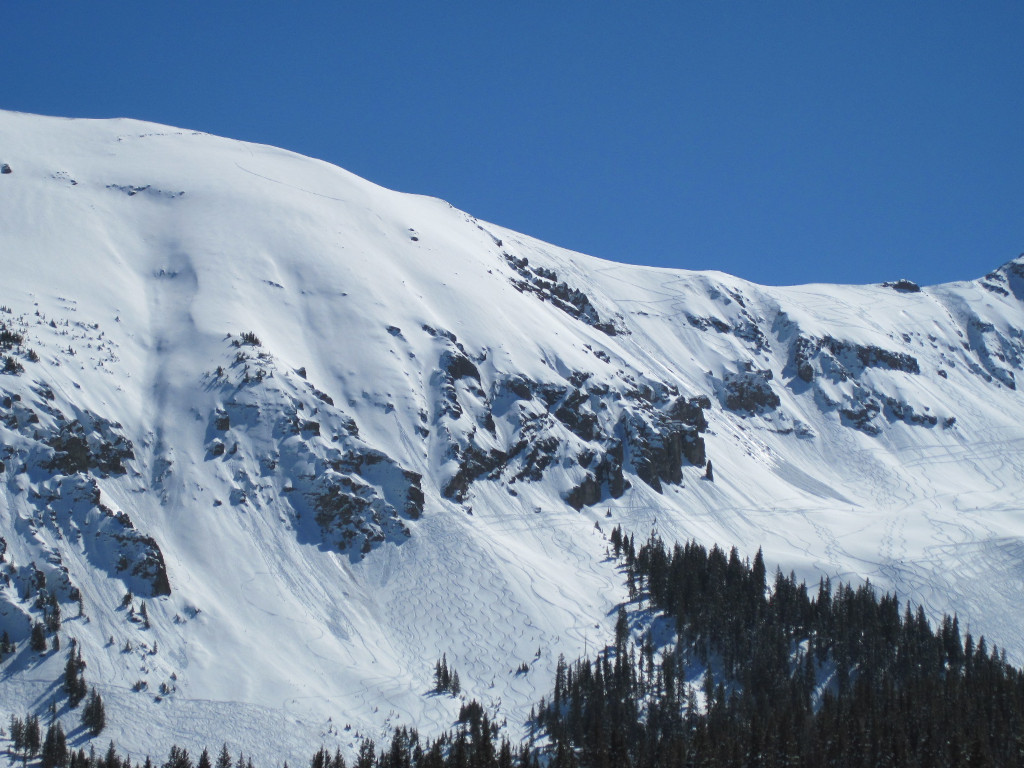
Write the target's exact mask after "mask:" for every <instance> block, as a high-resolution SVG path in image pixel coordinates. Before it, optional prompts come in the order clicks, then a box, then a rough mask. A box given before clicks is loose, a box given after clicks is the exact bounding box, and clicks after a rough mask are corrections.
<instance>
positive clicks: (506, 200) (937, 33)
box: [0, 0, 1024, 284]
mask: <svg viewBox="0 0 1024 768" xmlns="http://www.w3.org/2000/svg"><path fill="white" fill-rule="evenodd" d="M0 25H2V30H3V36H2V44H0V72H2V73H3V76H2V83H3V85H2V87H0V107H2V108H5V109H13V110H20V111H27V112H37V113H42V114H52V115H65V116H88V117H116V116H128V117H136V118H140V119H146V120H153V121H156V122H162V123H168V124H171V125H178V126H183V127H188V128H193V129H198V130H203V131H208V132H211V133H217V134H221V135H225V136H230V137H233V138H240V139H247V140H251V141H258V142H262V143H267V144H274V145H277V146H281V147H285V148H287V149H291V150H294V151H297V152H301V153H303V154H307V155H312V156H314V157H318V158H322V159H324V160H327V161H329V162H332V163H335V164H337V165H340V166H342V167H345V168H347V169H349V170H351V171H353V172H355V173H357V174H359V175H361V176H364V177H366V178H368V179H370V180H372V181H374V182H377V183H379V184H382V185H384V186H387V187H391V188H394V189H400V190H403V191H407V192H417V193H422V194H430V195H436V196H438V197H442V198H444V199H446V200H448V201H449V202H451V203H452V204H453V205H455V206H457V207H459V208H462V209H464V210H466V211H468V212H470V213H472V214H473V215H475V216H478V217H480V218H482V219H487V220H490V221H493V222H496V223H499V224H502V225H505V226H509V227H512V228H515V229H518V230H520V231H522V232H525V233H527V234H530V235H534V236H536V237H540V238H542V239H545V240H549V241H551V242H553V243H556V244H558V245H562V246H566V247H569V248H574V249H576V250H580V251H583V252H586V253H590V254H593V255H595V256H600V257H603V258H608V259H614V260H618V261H626V262H632V263H643V264H652V265H657V266H670V267H681V268H686V269H720V270H723V271H726V272H730V273H732V274H736V275H739V276H741V277H744V278H747V279H750V280H754V281H757V282H761V283H768V284H787V283H804V282H851V283H867V282H878V281H882V280H886V279H894V278H899V277H908V278H910V279H913V280H917V281H918V282H921V283H929V284H930V283H936V282H944V281H950V280H960V279H969V278H973V277H978V276H980V275H982V274H984V273H985V272H986V271H988V270H989V269H991V268H993V267H995V266H998V265H999V264H1001V263H1003V262H1005V261H1007V260H1009V259H1011V258H1013V257H1015V256H1017V255H1018V254H1020V253H1021V252H1022V251H1024V53H1022V49H1021V41H1022V40H1024V3H1021V2H1018V1H1017V0H1014V1H1012V2H1010V1H1007V2H984V1H983V2H978V3H967V2H945V1H944V0H935V1H934V2H927V3H925V2H912V1H910V0H907V1H906V2H895V3H894V2H874V1H873V0H860V1H859V2H856V3H853V2H839V1H838V0H814V2H809V1H808V2H802V1H799V0H794V1H792V2H790V1H789V0H783V1H781V2H767V1H766V0H761V1H760V2H744V1H741V0H707V1H706V2H699V3H697V2H681V1H680V2H649V3H630V4H627V3H621V2H605V1H604V0H590V2H572V1H571V0H569V1H566V2H560V3H552V2H533V1H532V0H522V1H519V2H505V3H489V2H480V0H477V1H476V2H462V1H461V0H454V1H453V2H439V3H423V2H387V1H386V0H382V1H381V2H373V3H367V2H363V3H358V4H357V3H347V2H312V1H310V2H287V3H286V2H260V1H254V2H240V1H239V2H204V3H200V2H176V3H170V2H134V1H133V2H114V1H109V2H103V3H79V2H74V3H72V2H65V3H61V2H45V3H44V2H28V0H25V1H24V2H19V1H16V0H11V2H5V3H4V4H3V6H2V8H0Z"/></svg>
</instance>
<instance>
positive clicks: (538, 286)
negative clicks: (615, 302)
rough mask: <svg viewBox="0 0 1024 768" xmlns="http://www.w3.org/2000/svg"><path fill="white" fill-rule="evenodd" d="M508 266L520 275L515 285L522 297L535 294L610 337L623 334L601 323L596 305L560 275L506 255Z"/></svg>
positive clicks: (608, 324) (513, 282)
mask: <svg viewBox="0 0 1024 768" xmlns="http://www.w3.org/2000/svg"><path fill="white" fill-rule="evenodd" d="M502 255H503V256H504V257H505V261H506V263H508V265H509V266H510V267H512V269H514V270H515V271H516V273H517V274H518V275H519V277H518V278H514V279H513V280H512V285H514V286H515V288H516V290H518V291H519V292H521V293H532V294H534V295H535V296H537V297H539V298H540V299H541V300H542V301H546V302H549V303H550V304H553V305H554V306H556V307H558V308H559V309H560V310H562V311H563V312H565V313H566V314H567V315H569V316H570V317H574V318H576V319H577V320H580V321H582V322H584V323H586V324H587V325H589V326H592V327H594V328H596V329H597V330H599V331H601V332H602V333H606V334H608V335H609V336H615V335H616V334H617V333H620V331H619V330H618V329H617V328H616V327H615V325H614V324H612V323H609V322H607V321H605V320H602V319H601V316H600V315H599V314H598V313H597V309H595V307H594V305H593V304H592V303H591V301H590V297H588V296H587V295H586V294H585V293H583V292H582V291H580V290H578V289H575V288H571V287H570V286H569V285H568V284H566V283H565V282H564V281H559V279H558V275H557V273H555V272H554V270H551V269H545V268H544V267H532V266H530V262H529V260H528V259H526V258H525V257H523V258H516V257H515V256H513V255H511V254H509V253H504V254H502Z"/></svg>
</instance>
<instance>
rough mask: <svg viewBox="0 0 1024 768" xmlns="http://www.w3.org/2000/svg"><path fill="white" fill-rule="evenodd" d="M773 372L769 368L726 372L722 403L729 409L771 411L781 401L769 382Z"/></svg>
mask: <svg viewBox="0 0 1024 768" xmlns="http://www.w3.org/2000/svg"><path fill="white" fill-rule="evenodd" d="M773 378H774V374H773V373H772V372H771V370H769V369H764V370H756V369H751V370H749V371H739V372H737V373H730V374H726V376H725V379H724V382H723V383H724V393H725V397H724V405H725V407H726V408H728V409H729V410H730V411H736V412H738V413H746V414H755V413H764V412H765V411H772V410H774V409H776V408H778V407H779V404H780V403H781V402H782V401H781V400H780V399H779V396H778V395H777V394H776V393H775V390H773V389H772V387H771V384H770V383H769V382H770V381H771V380H772V379H773Z"/></svg>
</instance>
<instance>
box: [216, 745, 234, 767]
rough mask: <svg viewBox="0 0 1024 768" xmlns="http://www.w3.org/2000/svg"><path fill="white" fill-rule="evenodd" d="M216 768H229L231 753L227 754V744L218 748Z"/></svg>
mask: <svg viewBox="0 0 1024 768" xmlns="http://www.w3.org/2000/svg"><path fill="white" fill-rule="evenodd" d="M216 768H231V753H230V752H228V745H227V744H223V745H222V746H221V748H220V754H219V755H217V766H216Z"/></svg>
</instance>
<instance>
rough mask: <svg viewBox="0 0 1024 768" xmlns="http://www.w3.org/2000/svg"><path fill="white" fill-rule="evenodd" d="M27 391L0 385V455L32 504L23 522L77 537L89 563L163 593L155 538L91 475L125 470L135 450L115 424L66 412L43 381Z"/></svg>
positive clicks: (142, 590) (143, 590)
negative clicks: (5, 440)
mask: <svg viewBox="0 0 1024 768" xmlns="http://www.w3.org/2000/svg"><path fill="white" fill-rule="evenodd" d="M33 391H34V393H35V395H36V396H37V398H38V399H33V401H32V402H31V403H28V402H24V401H22V398H21V397H20V395H17V394H10V393H0V394H2V397H0V403H2V405H3V410H0V421H2V423H3V425H4V426H5V427H6V428H7V429H9V430H12V431H13V432H14V433H15V434H16V435H17V440H16V441H14V442H13V443H12V444H11V445H9V446H7V447H6V448H5V449H4V457H5V459H6V460H7V462H8V463H10V464H11V465H12V467H11V468H12V471H14V472H15V473H17V474H24V476H25V481H26V483H27V488H28V494H29V499H30V500H31V501H33V506H34V508H35V510H36V512H35V513H34V514H35V517H34V519H33V521H32V523H31V526H33V527H34V528H36V529H38V528H48V529H51V530H52V531H53V535H54V536H56V537H57V538H58V539H64V540H71V541H78V542H80V546H81V547H82V549H83V551H84V552H85V555H86V557H87V558H88V559H89V561H90V562H91V563H92V564H93V565H94V567H96V568H98V569H99V570H101V571H105V572H107V573H108V574H110V575H111V576H112V577H115V578H120V579H122V580H123V581H124V582H125V585H126V586H127V587H128V588H129V589H131V590H132V591H133V592H136V593H137V594H140V595H149V596H159V595H167V594H170V589H171V587H170V582H169V581H168V578H167V570H166V567H165V565H164V558H163V553H162V552H161V551H160V547H159V545H158V544H157V542H156V541H155V540H154V539H153V538H152V537H151V536H147V535H146V534H144V533H142V532H140V531H139V530H137V529H136V527H135V525H134V523H133V522H132V519H131V517H130V516H129V515H128V513H127V512H125V511H123V510H120V509H117V508H116V507H115V506H113V504H112V503H111V502H104V501H103V500H102V494H101V490H100V486H99V483H98V480H99V479H103V478H106V477H111V476H118V475H124V474H126V473H127V472H128V471H129V468H130V465H131V463H132V462H133V461H134V460H135V458H136V457H135V451H134V447H133V446H132V443H131V441H130V440H129V439H128V438H127V437H125V435H124V434H123V433H122V427H121V425H120V424H118V423H117V422H113V421H109V420H107V419H104V418H102V417H100V416H98V415H96V414H94V413H92V412H90V411H80V412H79V413H78V418H76V419H68V418H67V417H66V416H65V414H64V413H63V412H62V411H61V410H60V408H59V407H57V405H56V404H55V402H54V401H55V396H54V394H53V392H52V390H51V389H50V388H49V387H48V386H46V385H45V384H37V385H36V386H34V388H33ZM54 557H56V553H54ZM47 578H49V576H47ZM62 578H63V579H64V580H67V579H68V577H67V575H66V574H64V575H63V577H62ZM72 587H73V585H71V584H70V581H68V583H67V588H68V590H70V589H71V588H72ZM69 594H70V593H69Z"/></svg>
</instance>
